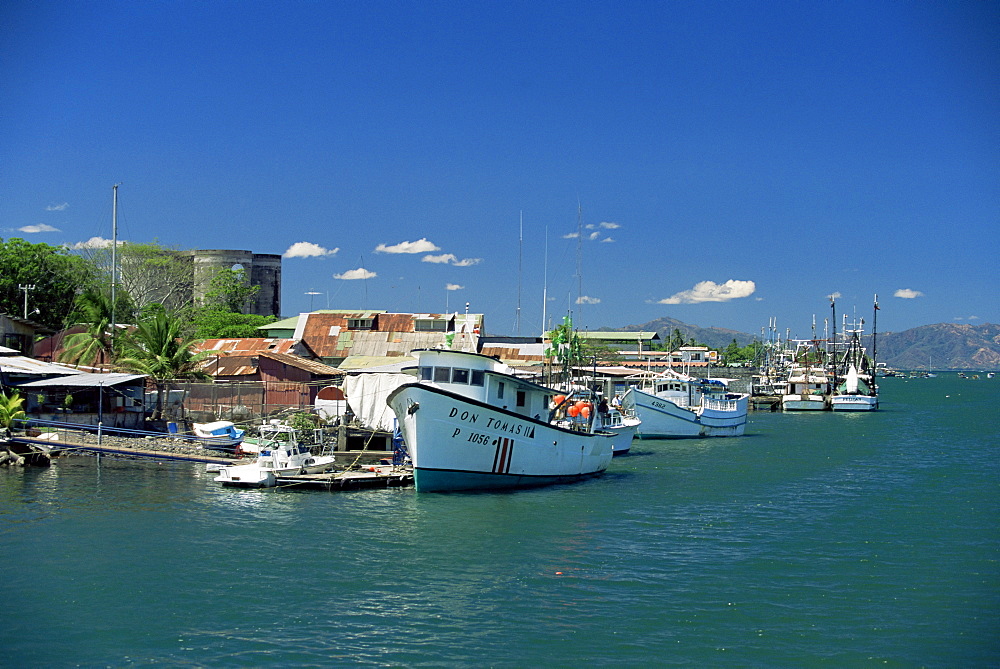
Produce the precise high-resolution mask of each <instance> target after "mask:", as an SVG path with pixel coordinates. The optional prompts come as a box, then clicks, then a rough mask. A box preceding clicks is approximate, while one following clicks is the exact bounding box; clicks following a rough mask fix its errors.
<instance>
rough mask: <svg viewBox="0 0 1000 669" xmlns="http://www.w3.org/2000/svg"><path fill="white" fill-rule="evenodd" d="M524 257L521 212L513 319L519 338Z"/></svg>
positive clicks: (522, 214) (522, 212)
mask: <svg viewBox="0 0 1000 669" xmlns="http://www.w3.org/2000/svg"><path fill="white" fill-rule="evenodd" d="M523 255H524V210H523V209H522V210H521V225H520V227H519V228H518V234H517V315H516V316H515V317H514V328H515V332H516V333H517V336H518V337H520V336H521V258H522V256H523Z"/></svg>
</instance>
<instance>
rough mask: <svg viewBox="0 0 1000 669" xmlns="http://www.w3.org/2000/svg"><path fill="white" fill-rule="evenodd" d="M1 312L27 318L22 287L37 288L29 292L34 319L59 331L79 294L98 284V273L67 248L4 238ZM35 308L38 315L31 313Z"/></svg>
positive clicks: (0, 252)
mask: <svg viewBox="0 0 1000 669" xmlns="http://www.w3.org/2000/svg"><path fill="white" fill-rule="evenodd" d="M0 268H3V271H0V312H3V313H7V314H11V315H13V316H23V315H24V292H23V291H21V290H20V288H19V287H18V286H21V285H33V286H34V287H35V288H34V290H31V291H29V292H28V311H29V315H30V318H31V319H32V320H34V321H36V322H38V323H41V324H42V325H45V326H47V327H50V328H52V329H53V330H58V329H60V328H62V327H63V326H64V325H65V324H66V321H67V316H68V314H70V312H71V311H72V309H73V302H74V300H75V298H76V295H77V293H78V292H80V291H81V290H83V289H84V288H86V287H89V286H92V285H94V282H95V279H96V274H97V273H96V271H95V270H94V267H93V266H92V265H91V264H90V263H88V262H86V261H85V260H84V259H82V258H80V257H78V256H74V255H72V254H71V253H70V252H69V251H67V250H66V249H64V248H61V247H56V246H49V245H48V244H31V243H29V242H26V241H24V240H23V239H19V238H13V239H8V240H7V241H6V242H5V241H3V240H2V239H0ZM35 309H38V310H39V313H37V314H31V313H30V312H33V311H34V310H35Z"/></svg>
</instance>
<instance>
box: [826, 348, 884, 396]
mask: <svg viewBox="0 0 1000 669" xmlns="http://www.w3.org/2000/svg"><path fill="white" fill-rule="evenodd" d="M848 334H849V342H848V346H847V350H846V351H844V352H843V353H842V355H841V356H838V357H839V358H840V359H839V360H838V361H837V363H836V364H837V366H838V368H840V369H841V370H843V371H842V372H841V374H839V375H838V378H837V385H836V387H835V388H834V390H833V393H832V394H831V395H830V408H831V409H833V410H834V411H874V410H875V409H878V387H877V386H876V384H875V376H874V374H872V373H871V369H872V366H871V364H870V361H869V360H868V357H867V355H866V353H865V350H864V348H862V346H861V340H860V335H861V331H860V330H852V331H849V332H848Z"/></svg>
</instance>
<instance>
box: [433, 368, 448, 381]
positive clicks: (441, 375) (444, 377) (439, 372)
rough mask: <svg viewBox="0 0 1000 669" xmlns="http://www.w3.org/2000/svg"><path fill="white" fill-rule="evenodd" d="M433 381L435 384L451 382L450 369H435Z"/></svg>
mask: <svg viewBox="0 0 1000 669" xmlns="http://www.w3.org/2000/svg"><path fill="white" fill-rule="evenodd" d="M434 380H435V381H436V382H437V383H448V381H450V380H451V367H435V368H434Z"/></svg>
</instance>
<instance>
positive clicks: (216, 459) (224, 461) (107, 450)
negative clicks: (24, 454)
mask: <svg viewBox="0 0 1000 669" xmlns="http://www.w3.org/2000/svg"><path fill="white" fill-rule="evenodd" d="M11 441H16V442H18V443H21V444H30V445H32V446H34V447H35V448H37V449H39V450H41V451H45V452H49V453H51V454H53V455H55V454H57V453H61V454H66V453H94V454H96V455H102V454H105V455H116V456H125V457H132V458H148V459H152V460H178V461H181V462H203V463H205V464H220V465H231V464H233V463H235V462H236V460H234V459H233V458H227V457H222V456H219V455H214V454H213V455H210V454H206V453H194V452H191V453H188V452H183V451H162V450H157V449H149V448H132V447H131V446H112V445H105V444H86V443H81V442H71V441H56V440H52V439H35V438H32V437H22V436H18V437H14V438H13V439H12V440H11Z"/></svg>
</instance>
